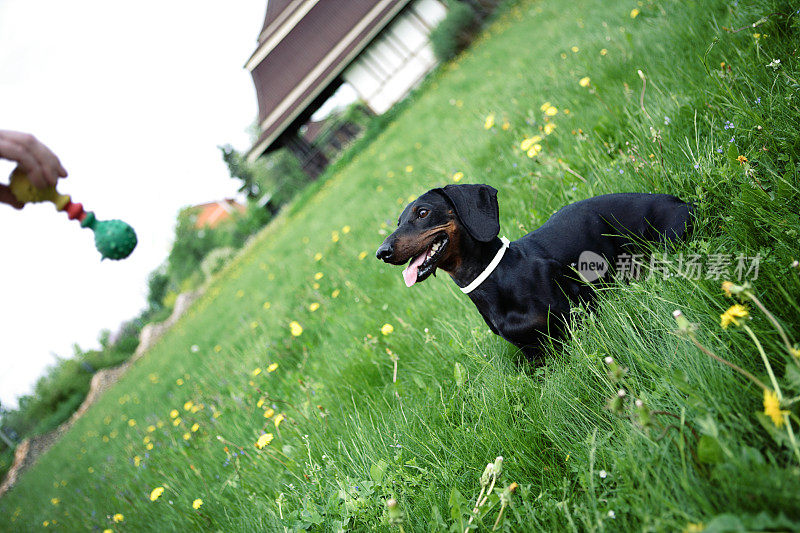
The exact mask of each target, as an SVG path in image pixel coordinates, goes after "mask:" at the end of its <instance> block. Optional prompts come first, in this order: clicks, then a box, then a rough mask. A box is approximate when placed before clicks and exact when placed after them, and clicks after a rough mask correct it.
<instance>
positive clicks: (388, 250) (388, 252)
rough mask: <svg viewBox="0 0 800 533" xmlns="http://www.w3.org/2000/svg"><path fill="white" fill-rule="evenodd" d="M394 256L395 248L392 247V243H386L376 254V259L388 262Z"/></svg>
mask: <svg viewBox="0 0 800 533" xmlns="http://www.w3.org/2000/svg"><path fill="white" fill-rule="evenodd" d="M392 254H394V248H393V247H392V243H390V242H384V243H383V244H381V245H380V247H379V248H378V251H376V252H375V257H377V258H378V259H380V260H381V261H388V260H389V258H391V257H392Z"/></svg>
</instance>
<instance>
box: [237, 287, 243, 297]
mask: <svg viewBox="0 0 800 533" xmlns="http://www.w3.org/2000/svg"><path fill="white" fill-rule="evenodd" d="M243 296H244V290H243V289H239V290H238V291H236V297H237V298H241V297H243Z"/></svg>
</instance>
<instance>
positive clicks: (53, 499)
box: [50, 498, 61, 505]
mask: <svg viewBox="0 0 800 533" xmlns="http://www.w3.org/2000/svg"><path fill="white" fill-rule="evenodd" d="M50 503H52V504H53V505H58V504H59V503H61V500H59V499H58V498H50Z"/></svg>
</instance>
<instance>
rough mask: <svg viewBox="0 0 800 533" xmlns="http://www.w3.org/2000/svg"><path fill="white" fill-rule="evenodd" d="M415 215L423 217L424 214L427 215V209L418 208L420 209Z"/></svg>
mask: <svg viewBox="0 0 800 533" xmlns="http://www.w3.org/2000/svg"><path fill="white" fill-rule="evenodd" d="M417 216H418V217H419V218H425V217H426V216H428V210H427V209H420V210H419V211H418V212H417Z"/></svg>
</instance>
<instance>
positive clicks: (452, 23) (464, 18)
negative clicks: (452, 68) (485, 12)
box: [430, 2, 480, 63]
mask: <svg viewBox="0 0 800 533" xmlns="http://www.w3.org/2000/svg"><path fill="white" fill-rule="evenodd" d="M448 8H449V10H448V12H447V16H446V17H445V18H444V19H443V20H442V21H441V22H440V23H439V24H438V26H436V27H435V28H434V29H433V31H432V32H431V36H430V38H431V45H432V46H433V53H434V54H435V55H436V58H437V59H438V60H439V61H440V62H442V63H444V62H445V61H449V60H450V59H452V58H454V57H455V56H456V55H457V54H458V53H459V52H461V51H462V50H464V49H465V48H466V47H467V46H469V43H471V42H472V39H473V38H474V37H475V34H476V33H477V32H478V30H479V29H480V22H479V20H478V17H477V15H476V13H475V11H473V9H472V8H471V7H469V6H468V5H466V4H462V3H461V2H450V3H449V5H448Z"/></svg>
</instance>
